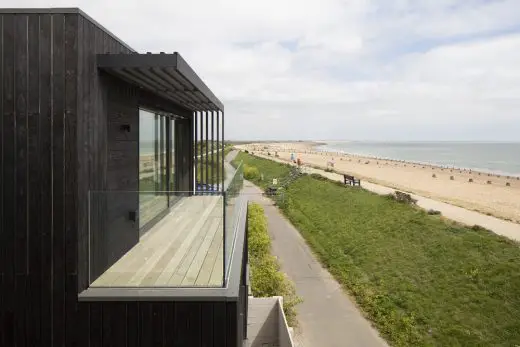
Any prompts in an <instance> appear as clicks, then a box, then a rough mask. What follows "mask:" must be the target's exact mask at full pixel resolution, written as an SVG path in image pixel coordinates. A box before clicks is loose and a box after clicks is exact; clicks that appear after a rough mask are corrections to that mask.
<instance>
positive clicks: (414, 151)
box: [317, 141, 520, 177]
mask: <svg viewBox="0 0 520 347" xmlns="http://www.w3.org/2000/svg"><path fill="white" fill-rule="evenodd" d="M322 143H323V142H322ZM317 149H318V150H323V151H330V152H344V153H350V154H355V155H361V156H365V157H373V158H381V159H393V160H405V161H409V162H415V163H423V164H431V165H438V166H444V167H454V168H460V169H471V170H475V171H482V172H486V173H493V174H499V175H506V176H518V177H520V142H518V143H516V142H515V143H511V142H509V143H506V142H368V141H330V142H325V144H322V145H320V146H318V148H317Z"/></svg>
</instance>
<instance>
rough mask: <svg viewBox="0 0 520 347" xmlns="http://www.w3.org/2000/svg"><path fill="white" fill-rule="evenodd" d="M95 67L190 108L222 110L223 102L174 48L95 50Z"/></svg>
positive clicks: (196, 109)
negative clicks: (169, 50) (161, 50)
mask: <svg viewBox="0 0 520 347" xmlns="http://www.w3.org/2000/svg"><path fill="white" fill-rule="evenodd" d="M97 64H98V68H99V69H101V70H103V71H106V72H107V73H110V74H111V75H114V76H116V77H118V78H121V79H123V80H125V81H127V82H129V83H132V84H135V85H137V86H139V87H141V88H143V89H146V90H148V91H150V92H152V93H154V94H157V95H158V96H160V97H162V98H165V99H167V100H170V101H172V102H174V103H175V104H178V105H180V106H183V107H185V108H187V109H189V110H191V111H209V110H213V111H223V110H224V105H223V104H222V102H220V100H219V99H218V98H217V97H216V96H215V95H214V94H213V93H212V92H211V90H210V89H209V88H208V87H207V86H206V85H205V84H204V82H202V80H201V79H200V78H199V76H197V74H196V73H195V71H193V70H192V68H191V67H190V66H189V65H188V63H186V61H185V60H184V59H183V58H182V57H181V56H180V54H178V53H177V52H175V53H173V54H165V53H160V54H151V53H147V54H137V53H134V54H98V55H97Z"/></svg>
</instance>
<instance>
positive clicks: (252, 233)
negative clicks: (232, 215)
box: [248, 204, 302, 326]
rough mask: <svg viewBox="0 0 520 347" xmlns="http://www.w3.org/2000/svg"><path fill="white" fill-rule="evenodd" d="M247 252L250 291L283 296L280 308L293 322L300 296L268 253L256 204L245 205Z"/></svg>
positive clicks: (266, 235)
mask: <svg viewBox="0 0 520 347" xmlns="http://www.w3.org/2000/svg"><path fill="white" fill-rule="evenodd" d="M248 238H249V239H248V247H249V248H248V252H249V265H250V267H251V291H252V292H253V295H254V296H256V297H271V296H282V297H283V310H284V312H285V316H286V317H287V322H288V323H289V325H290V326H295V325H296V323H297V322H296V305H298V304H299V303H300V302H301V301H302V299H301V298H300V297H298V296H297V295H296V289H295V287H294V284H293V283H292V282H291V281H290V280H289V279H288V278H287V276H286V275H285V274H284V273H283V272H281V271H280V264H279V263H278V261H277V260H276V257H274V256H273V255H271V253H270V251H271V249H270V248H271V239H270V237H269V233H268V231H267V220H266V218H265V215H264V209H263V208H262V206H260V205H258V204H250V205H249V208H248Z"/></svg>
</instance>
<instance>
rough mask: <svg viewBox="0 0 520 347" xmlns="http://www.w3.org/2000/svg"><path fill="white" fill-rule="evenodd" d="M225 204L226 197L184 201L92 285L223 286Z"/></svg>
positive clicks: (206, 197) (208, 197) (195, 198)
mask: <svg viewBox="0 0 520 347" xmlns="http://www.w3.org/2000/svg"><path fill="white" fill-rule="evenodd" d="M222 204H223V198H222V196H192V197H186V198H183V199H182V200H181V201H179V202H178V203H177V204H176V206H175V207H174V208H173V209H172V211H171V212H170V213H169V214H168V215H167V216H166V217H165V218H163V219H162V220H161V221H160V222H159V223H157V225H155V226H154V227H153V228H152V229H151V230H150V231H148V232H147V233H146V234H145V235H144V236H143V237H142V238H141V240H140V242H139V243H138V244H137V245H135V246H134V247H133V248H132V249H131V250H129V251H128V252H127V253H126V254H125V255H124V256H123V257H121V259H119V260H118V261H117V262H116V263H115V264H114V265H112V266H111V267H110V268H109V269H108V270H107V271H105V272H104V273H103V274H102V275H101V276H100V277H98V278H97V279H96V280H95V281H94V282H93V283H92V285H91V287H194V286H197V287H199V286H202V287H221V286H222V277H223V270H224V268H223V267H224V266H223V248H222V247H223V233H224V228H223V218H222V214H223V205H222Z"/></svg>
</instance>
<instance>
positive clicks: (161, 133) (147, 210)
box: [139, 110, 174, 228]
mask: <svg viewBox="0 0 520 347" xmlns="http://www.w3.org/2000/svg"><path fill="white" fill-rule="evenodd" d="M173 123H174V121H173V120H172V119H170V118H169V117H167V116H164V115H159V114H155V113H152V112H150V111H146V110H140V111H139V216H140V218H139V228H143V227H144V226H146V224H148V223H149V222H150V221H152V220H153V219H154V218H155V217H157V216H158V215H159V214H161V212H163V211H165V210H166V209H167V208H168V196H169V195H170V194H169V191H172V190H174V189H173V187H174V185H173V184H172V182H171V181H170V179H171V177H172V174H171V173H170V172H171V171H172V170H171V167H172V166H171V165H170V170H169V169H168V163H169V162H172V159H173V158H172V156H170V158H168V155H170V154H171V153H172V152H173V143H172V142H171V138H170V139H168V137H169V136H168V135H169V133H170V132H169V131H168V128H167V127H169V126H170V124H173Z"/></svg>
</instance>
